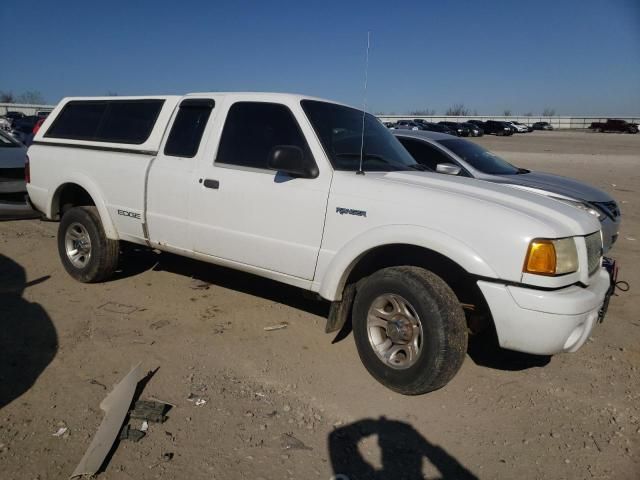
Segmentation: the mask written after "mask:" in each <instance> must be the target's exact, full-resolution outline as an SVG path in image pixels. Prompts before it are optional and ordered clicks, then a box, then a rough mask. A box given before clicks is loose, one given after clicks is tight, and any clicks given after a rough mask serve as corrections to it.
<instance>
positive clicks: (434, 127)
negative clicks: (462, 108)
mask: <svg viewBox="0 0 640 480" xmlns="http://www.w3.org/2000/svg"><path fill="white" fill-rule="evenodd" d="M419 123H420V126H421V127H422V128H421V130H425V131H427V132H439V133H446V134H447V135H453V136H454V137H457V136H458V132H456V131H455V130H453V129H451V128H449V127H447V126H446V125H441V124H439V123H432V122H426V121H424V120H423V121H420V122H419Z"/></svg>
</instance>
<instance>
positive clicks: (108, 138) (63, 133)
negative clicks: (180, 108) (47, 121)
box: [44, 99, 164, 145]
mask: <svg viewBox="0 0 640 480" xmlns="http://www.w3.org/2000/svg"><path fill="white" fill-rule="evenodd" d="M163 105H164V100H161V99H143V100H87V101H83V100H72V101H70V102H68V103H67V104H66V105H65V106H64V107H63V109H62V111H61V112H60V114H59V115H58V116H57V117H56V119H55V120H54V122H53V124H52V125H51V127H49V129H48V130H47V132H46V133H45V134H44V137H45V138H60V139H69V140H86V141H92V142H111V143H127V144H132V145H140V144H142V143H144V142H145V141H146V140H147V139H148V138H149V135H151V131H152V130H153V127H154V125H155V123H156V120H157V118H158V115H159V114H160V110H161V109H162V106H163Z"/></svg>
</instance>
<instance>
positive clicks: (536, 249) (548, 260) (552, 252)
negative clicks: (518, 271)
mask: <svg viewBox="0 0 640 480" xmlns="http://www.w3.org/2000/svg"><path fill="white" fill-rule="evenodd" d="M523 271H524V272H526V273H535V274H538V275H555V274H556V249H555V247H554V246H553V242H552V241H551V240H543V239H536V240H532V241H531V243H530V244H529V251H528V252H527V257H526V258H525V260H524V269H523Z"/></svg>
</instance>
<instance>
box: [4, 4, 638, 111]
mask: <svg viewBox="0 0 640 480" xmlns="http://www.w3.org/2000/svg"><path fill="white" fill-rule="evenodd" d="M1 3H2V5H0V25H2V38H3V42H2V43H3V46H4V49H3V50H4V54H5V55H4V56H5V61H4V62H3V65H2V67H1V68H0V90H3V91H7V90H8V91H13V92H14V93H16V94H19V93H21V92H22V91H25V90H38V91H40V92H41V93H42V94H43V95H44V97H45V99H46V100H47V101H49V102H51V103H55V102H57V101H58V100H60V99H61V98H62V97H64V96H71V95H104V94H105V93H107V92H110V91H111V92H117V93H118V94H120V95H134V94H143V95H144V94H162V93H172V94H174V93H177V94H181V93H187V92H194V91H211V90H214V91H215V90H217V91H223V90H224V91H229V90H231V91H238V90H254V91H285V92H299V93H305V94H310V95H315V96H321V97H326V98H330V99H334V100H338V101H342V102H346V103H349V104H354V105H361V104H362V89H363V80H364V51H365V46H366V32H367V30H370V31H371V32H372V48H371V53H370V66H369V90H368V99H369V101H368V104H369V108H368V110H370V111H374V112H379V111H385V112H398V113H403V112H407V111H409V110H412V109H422V108H432V109H435V110H436V111H438V112H439V113H441V112H443V111H444V110H446V108H447V107H449V106H450V105H452V104H454V103H463V104H464V105H466V106H467V107H469V108H470V109H471V110H477V111H478V113H480V114H491V113H498V114H499V113H502V111H503V110H504V109H510V110H511V111H512V112H513V113H514V114H522V113H524V112H529V111H531V112H534V113H539V112H541V111H542V110H543V109H544V108H547V107H548V108H555V110H556V113H558V114H618V115H622V114H635V115H637V114H640V1H638V0H606V1H602V0H600V1H596V0H566V1H563V0H555V1H547V0H533V1H532V0H511V1H501V0H495V1H494V0H492V1H487V0H484V1H482V0H481V1H478V0H476V1H465V0H455V1H444V0H439V1H427V0H422V1H419V2H412V1H405V2H391V1H388V0H387V1H384V2H372V1H370V2H349V1H345V0H343V1H338V2H334V1H331V0H325V1H322V2H312V1H282V2H268V1H263V2H248V1H242V0H236V1H225V2H215V1H188V0H181V1H180V0H174V1H171V2H167V1H164V0H156V1H147V0H139V1H133V0H129V1H119V0H111V1H105V2H92V1H86V0H84V1H65V0H57V1H46V2H45V1H34V0H30V1H25V2H18V1H3V2H1Z"/></svg>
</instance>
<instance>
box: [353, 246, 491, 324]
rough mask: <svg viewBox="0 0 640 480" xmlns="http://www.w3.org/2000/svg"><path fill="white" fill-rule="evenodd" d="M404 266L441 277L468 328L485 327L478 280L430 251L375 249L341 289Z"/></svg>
mask: <svg viewBox="0 0 640 480" xmlns="http://www.w3.org/2000/svg"><path fill="white" fill-rule="evenodd" d="M401 265H411V266H416V267H423V268H425V269H427V270H429V271H431V272H433V273H435V274H436V275H438V276H439V277H440V278H442V279H443V280H444V281H445V282H446V283H447V284H448V285H449V287H451V289H452V290H453V292H454V293H455V294H456V297H458V300H459V301H460V303H461V304H462V306H463V308H464V310H465V313H466V316H467V323H468V324H469V327H470V328H471V329H472V330H473V331H479V330H482V329H483V328H484V327H485V326H486V325H485V324H486V323H487V320H488V319H490V311H489V307H488V305H487V303H486V301H485V299H484V295H482V292H481V291H480V288H479V287H478V285H477V283H476V279H475V277H474V276H473V275H472V274H470V273H469V272H467V271H466V270H465V269H464V268H462V267H461V266H460V265H458V264H457V263H456V262H454V261H453V260H451V259H449V258H447V257H445V256H444V255H442V254H440V253H438V252H435V251H433V250H429V249H427V248H423V247H418V246H415V245H406V244H391V245H384V246H380V247H376V248H373V249H371V250H369V251H368V252H366V253H364V254H363V255H361V256H360V258H358V259H357V260H356V261H355V262H354V263H353V264H352V266H351V267H350V271H349V273H348V274H347V275H346V277H345V281H344V284H343V285H342V287H343V288H344V287H345V286H347V285H351V284H357V283H358V282H359V281H360V280H362V279H363V278H365V277H367V276H369V275H371V274H372V273H374V272H376V271H378V270H380V269H382V268H387V267H394V266H401Z"/></svg>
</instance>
